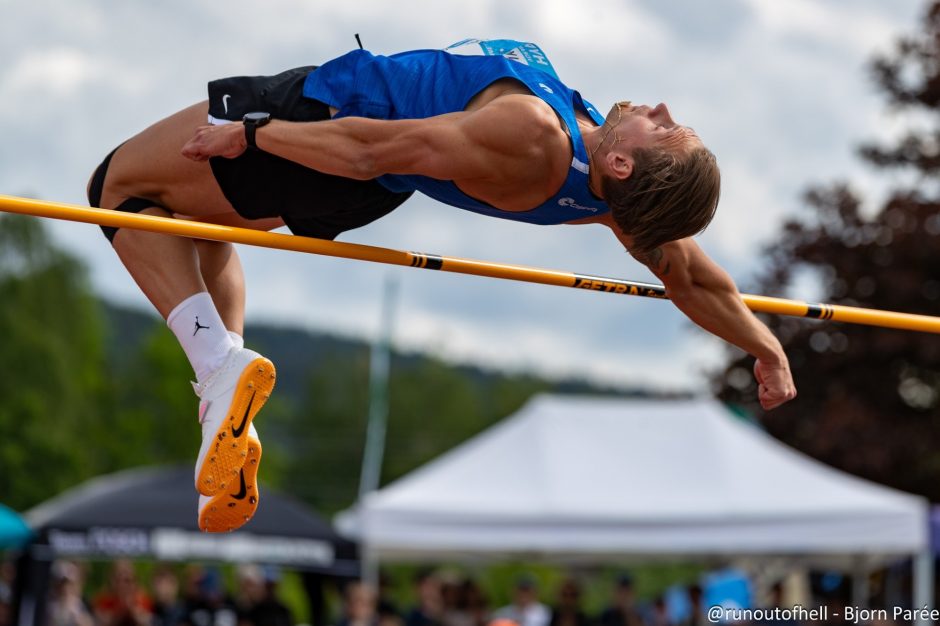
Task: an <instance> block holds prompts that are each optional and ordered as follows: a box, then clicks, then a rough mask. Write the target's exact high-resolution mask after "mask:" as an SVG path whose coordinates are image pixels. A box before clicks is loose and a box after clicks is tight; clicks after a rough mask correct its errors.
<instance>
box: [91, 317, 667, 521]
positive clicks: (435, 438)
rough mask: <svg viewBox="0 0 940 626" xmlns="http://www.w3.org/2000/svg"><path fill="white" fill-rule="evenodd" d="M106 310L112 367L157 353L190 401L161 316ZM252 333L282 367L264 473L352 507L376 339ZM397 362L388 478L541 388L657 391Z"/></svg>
mask: <svg viewBox="0 0 940 626" xmlns="http://www.w3.org/2000/svg"><path fill="white" fill-rule="evenodd" d="M103 310H104V314H105V317H106V320H107V322H106V327H107V329H108V332H107V333H106V336H107V341H106V344H107V360H108V361H109V362H110V363H111V367H112V368H114V370H115V371H126V370H128V369H135V366H134V365H133V363H132V361H133V360H135V359H139V357H136V356H135V355H140V354H150V358H149V359H148V360H149V361H150V366H151V367H152V371H153V372H154V375H158V376H169V375H172V374H171V371H172V372H174V373H175V376H176V378H178V379H179V380H177V381H176V382H177V383H178V384H175V383H174V384H172V389H173V391H172V395H174V396H175V395H176V394H180V396H181V399H180V400H179V401H176V402H173V403H171V404H173V405H174V406H181V405H185V403H186V402H187V400H184V399H182V396H183V395H184V394H185V393H187V392H188V389H186V387H188V385H185V380H186V376H188V375H189V372H188V371H187V365H186V363H185V359H184V358H183V356H182V353H181V352H180V351H179V349H178V348H176V346H175V345H174V344H173V339H172V336H171V335H170V333H169V331H168V330H166V329H165V328H164V327H163V323H162V321H160V320H159V319H157V318H156V317H155V316H153V315H149V314H146V313H143V312H141V311H139V310H135V309H128V308H125V307H119V306H115V305H110V304H105V305H104V307H103ZM245 335H246V337H247V339H248V345H249V346H250V347H253V348H254V349H257V350H259V351H261V352H263V353H264V354H265V355H266V356H268V357H269V358H271V359H272V360H273V361H274V362H275V363H276V365H277V368H278V383H277V388H276V391H275V394H274V395H273V396H272V401H271V402H270V403H269V404H268V406H267V407H266V408H265V410H264V412H263V413H262V414H261V416H260V417H259V419H258V422H257V426H258V429H259V431H260V432H261V433H262V437H263V442H264V445H265V461H266V462H265V464H264V467H263V471H264V472H266V474H265V478H267V479H268V481H269V482H273V483H275V484H277V485H278V486H280V487H281V488H282V489H286V490H288V491H290V492H291V493H293V494H295V495H297V496H299V497H301V498H303V499H305V500H307V501H308V502H310V503H311V504H313V505H315V506H317V507H318V508H319V509H321V510H325V511H333V510H337V509H339V508H342V507H344V506H347V505H348V504H349V503H350V502H351V501H352V499H353V498H354V496H355V492H356V487H357V484H358V478H359V465H360V462H361V455H362V447H363V443H364V437H365V417H366V414H367V406H368V404H367V402H368V398H367V389H368V360H369V345H368V344H367V343H366V342H364V341H362V340H359V339H354V338H349V337H341V336H337V335H331V334H326V333H319V332H312V331H307V330H301V329H297V328H289V327H281V326H271V325H264V324H260V325H259V324H255V325H249V326H248V328H247V329H246V332H245ZM158 355H161V356H158ZM391 369H392V373H391V384H390V411H389V413H390V415H389V429H388V445H387V450H386V456H385V465H384V472H383V482H388V481H389V480H392V479H394V478H396V477H398V476H400V475H402V474H404V473H406V472H408V471H410V470H411V469H414V468H415V467H417V466H419V465H421V464H422V463H425V462H427V461H428V460H430V459H432V458H434V457H435V456H438V455H439V454H441V453H443V452H445V451H446V450H448V449H450V448H451V447H453V446H455V445H457V444H459V443H460V442H461V441H463V440H465V439H466V438H468V437H471V436H473V435H474V434H476V433H477V432H479V431H481V430H483V429H484V428H486V427H487V426H490V425H491V424H494V423H495V422H497V421H499V420H500V419H502V418H504V417H506V416H507V415H509V414H511V413H512V412H514V411H515V410H517V409H518V408H519V407H520V406H522V404H524V403H525V401H526V400H528V399H529V398H530V397H531V396H532V395H533V394H535V393H538V392H540V391H553V392H559V393H591V394H616V395H627V396H649V395H651V394H649V393H648V392H645V391H643V390H640V389H623V388H621V389H617V388H610V387H599V386H596V385H592V384H591V383H590V382H588V381H581V380H572V379H569V380H546V379H543V378H539V377H537V376H533V375H527V374H511V373H506V372H501V371H498V370H494V369H486V368H481V367H476V366H473V365H467V364H451V363H447V362H444V361H441V360H439V359H437V358H434V357H433V356H429V355H425V354H418V353H410V354H402V353H395V354H394V355H393V358H392V368H391ZM129 401H130V402H131V403H133V402H134V400H133V399H129ZM191 402H192V403H193V405H194V402H195V400H194V399H193V400H192V401H191ZM195 444H196V442H194V443H193V446H195Z"/></svg>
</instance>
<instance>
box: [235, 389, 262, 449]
mask: <svg viewBox="0 0 940 626" xmlns="http://www.w3.org/2000/svg"><path fill="white" fill-rule="evenodd" d="M255 393H257V392H255V391H252V392H251V400H249V401H248V408H246V409H245V414H244V415H242V423H241V424H239V425H238V428H235V427H234V426H232V436H233V437H235V438H236V439H238V438H239V437H241V436H242V433H243V432H245V423H246V422H247V421H248V414H249V413H250V412H251V403H252V402H254V401H255Z"/></svg>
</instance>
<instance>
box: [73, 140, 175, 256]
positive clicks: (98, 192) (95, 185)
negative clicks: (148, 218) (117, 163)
mask: <svg viewBox="0 0 940 626" xmlns="http://www.w3.org/2000/svg"><path fill="white" fill-rule="evenodd" d="M116 151H117V149H116V148H115V149H114V150H112V151H111V153H110V154H108V156H106V157H105V158H104V161H102V162H101V165H99V166H98V167H97V168H96V169H95V171H94V173H92V175H91V179H89V181H88V186H87V187H86V189H85V191H86V193H87V194H88V204H89V205H90V206H93V207H96V208H102V209H105V208H106V209H112V210H114V211H122V212H124V213H141V212H143V211H146V210H147V209H160V210H161V212H163V213H166V211H165V210H164V209H163V207H161V206H160V205H159V204H158V203H156V202H154V201H153V200H147V199H146V198H139V197H135V196H125V197H124V198H123V199H121V200H119V201H118V202H117V203H116V204H115V206H113V207H111V206H107V207H106V206H102V197H103V196H104V193H105V188H106V187H105V184H106V177H107V175H108V168H109V166H110V165H111V157H113V156H114V153H115V152H116ZM111 184H112V185H113V181H112V182H111ZM111 191H112V192H113V187H112V188H111ZM122 195H123V194H122ZM148 212H150V213H153V211H148ZM166 214H167V215H169V213H166ZM118 230H120V229H118V228H115V227H113V226H101V232H103V233H104V236H105V237H107V239H108V241H110V242H111V243H112V244H114V236H115V235H117V232H118Z"/></svg>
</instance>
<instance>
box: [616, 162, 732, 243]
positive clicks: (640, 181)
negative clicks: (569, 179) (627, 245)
mask: <svg viewBox="0 0 940 626" xmlns="http://www.w3.org/2000/svg"><path fill="white" fill-rule="evenodd" d="M632 156H633V161H634V164H633V173H632V174H631V175H630V176H629V177H627V178H625V179H622V180H621V179H616V178H613V177H610V176H605V177H604V178H603V179H602V181H601V191H602V193H603V195H604V201H605V202H606V203H607V205H608V206H609V207H610V210H611V215H612V216H613V218H614V221H615V222H616V223H617V225H618V226H619V227H620V229H621V230H622V231H623V232H624V234H626V235H629V236H630V237H632V239H633V246H632V248H631V252H635V253H638V254H647V253H649V252H651V251H652V250H655V249H656V248H658V247H659V246H661V245H663V244H664V243H668V242H670V241H675V240H677V239H684V238H685V237H691V236H692V235H696V234H698V233H700V232H702V231H703V230H705V227H707V226H708V224H709V223H710V222H711V221H712V218H714V217H715V211H716V209H717V208H718V197H719V193H720V189H721V172H720V171H719V169H718V161H717V160H716V159H715V155H714V154H712V152H711V151H710V150H708V149H707V148H704V147H695V148H692V149H690V150H688V151H687V152H685V151H676V150H675V149H665V148H662V147H657V148H637V149H636V150H634V151H633V154H632Z"/></svg>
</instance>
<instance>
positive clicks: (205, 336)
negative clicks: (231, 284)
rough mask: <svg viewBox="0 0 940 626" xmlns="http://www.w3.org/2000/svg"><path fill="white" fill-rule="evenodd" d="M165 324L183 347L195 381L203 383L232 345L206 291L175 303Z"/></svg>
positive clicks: (220, 363) (223, 360)
mask: <svg viewBox="0 0 940 626" xmlns="http://www.w3.org/2000/svg"><path fill="white" fill-rule="evenodd" d="M166 325H167V326H169V327H170V330H172V331H173V334H174V335H176V338H177V339H178V340H179V342H180V345H181V346H182V347H183V352H185V353H186V358H188V359H189V364H190V365H192V366H193V370H194V371H195V372H196V380H197V381H198V382H204V381H205V380H206V379H207V378H209V376H210V375H211V374H212V372H214V371H215V370H217V369H218V368H219V367H221V366H222V363H224V362H225V358H226V357H227V356H228V353H229V351H230V350H231V349H232V348H233V347H234V346H235V342H233V341H232V338H231V337H230V336H229V334H228V331H227V330H226V329H225V324H223V323H222V318H221V317H219V312H218V311H217V310H216V308H215V303H214V302H213V301H212V296H210V295H209V293H208V292H206V291H200V292H199V293H196V294H193V295H191V296H190V297H188V298H186V299H185V300H183V301H182V302H180V303H179V304H178V305H176V308H175V309H173V310H172V311H171V312H170V314H169V315H168V316H167V318H166Z"/></svg>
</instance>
